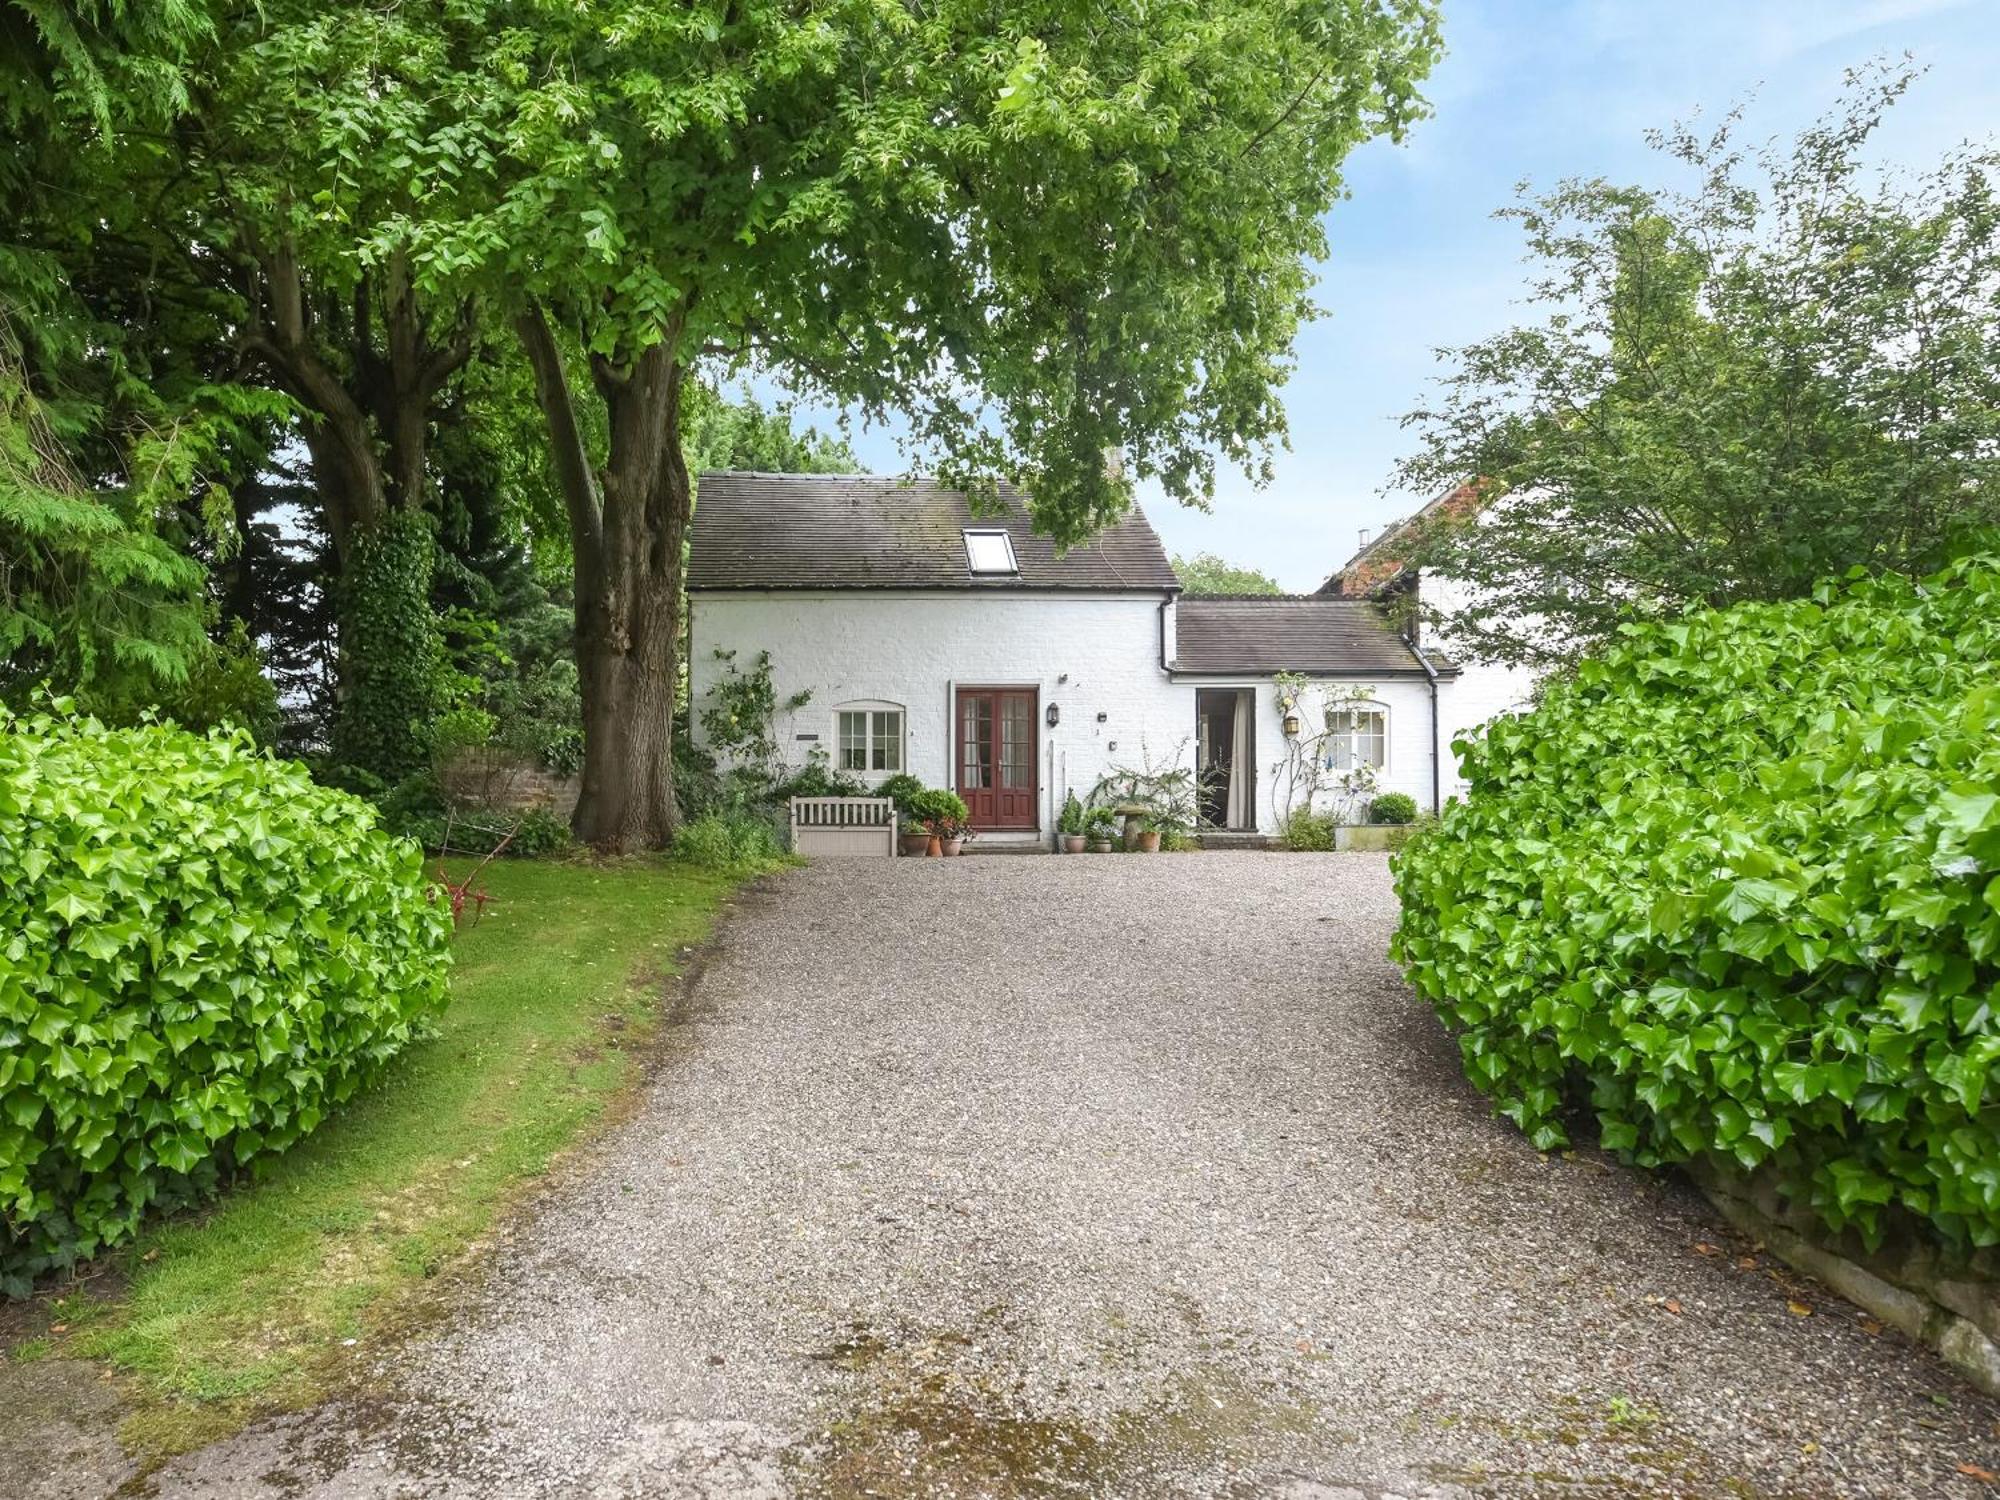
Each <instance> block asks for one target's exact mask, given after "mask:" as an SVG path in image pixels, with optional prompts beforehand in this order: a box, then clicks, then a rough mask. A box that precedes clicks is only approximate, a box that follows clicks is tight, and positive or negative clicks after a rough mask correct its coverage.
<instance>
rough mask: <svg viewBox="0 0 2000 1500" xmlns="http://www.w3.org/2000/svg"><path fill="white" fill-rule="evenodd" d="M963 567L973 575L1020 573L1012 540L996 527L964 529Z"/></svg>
mask: <svg viewBox="0 0 2000 1500" xmlns="http://www.w3.org/2000/svg"><path fill="white" fill-rule="evenodd" d="M965 565H966V567H967V568H968V569H970V570H971V571H972V572H974V573H989V574H990V573H999V574H1011V573H1018V572H1020V571H1021V565H1020V564H1019V563H1018V562H1016V561H1015V560H1014V539H1013V538H1012V537H1011V536H1009V535H1008V534H1007V533H1006V532H1005V531H1003V530H1001V529H999V528H998V527H991V528H979V527H970V526H968V527H967V528H966V529H965Z"/></svg>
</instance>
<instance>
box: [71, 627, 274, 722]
mask: <svg viewBox="0 0 2000 1500" xmlns="http://www.w3.org/2000/svg"><path fill="white" fill-rule="evenodd" d="M75 697H76V701H77V704H78V706H79V708H80V709H81V710H83V711H85V712H87V713H89V714H90V715H91V716H92V717H94V718H97V719H101V720H102V721H104V722H105V723H107V724H113V725H120V726H124V725H131V724H137V723H141V722H145V721H147V720H149V719H164V720H169V721H171V722H173V723H175V724H178V725H180V727H181V728H183V729H192V730H194V731H196V732H197V733H205V732H207V731H208V730H211V729H225V728H234V729H241V730H243V731H245V732H246V733H247V734H249V736H250V737H251V739H253V740H254V741H256V743H257V744H258V746H259V747H260V748H263V749H269V748H270V747H271V746H272V745H273V744H275V743H276V742H277V739H278V734H279V730H280V728H281V727H282V725H283V722H284V714H283V712H282V710H281V709H280V708H279V705H278V691H277V689H276V688H275V687H274V686H273V685H272V683H271V679H270V678H268V677H267V676H265V675H264V662H263V657H262V655H261V654H260V653H259V652H258V650H257V646H256V643H255V642H254V641H252V640H251V639H250V635H249V632H248V631H247V630H246V629H245V628H244V626H243V622H242V621H240V620H238V621H234V622H232V623H231V625H230V627H229V629H228V630H227V631H226V632H225V633H224V634H223V636H222V638H221V639H220V640H214V641H204V642H203V643H202V644H200V645H199V646H197V647H196V648H195V649H194V651H193V652H192V654H191V655H190V656H189V658H188V664H187V675H186V677H185V678H184V679H183V680H182V681H180V682H179V683H174V684H167V683H162V682H160V681H158V680H156V679H151V678H133V677H130V676H118V677H110V678H104V679H99V680H98V681H97V682H95V683H94V684H92V685H91V687H89V688H88V689H87V690H85V691H83V692H80V693H78V694H76V695H75Z"/></svg>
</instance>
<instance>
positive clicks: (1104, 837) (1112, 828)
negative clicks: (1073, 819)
mask: <svg viewBox="0 0 2000 1500" xmlns="http://www.w3.org/2000/svg"><path fill="white" fill-rule="evenodd" d="M1117 828H1118V815H1117V814H1116V813H1114V812H1113V811H1112V810H1111V809H1110V808H1108V807H1093V808H1092V809H1091V810H1090V812H1089V814H1088V815H1087V816H1086V817H1085V819H1084V825H1083V836H1084V842H1085V845H1086V847H1087V848H1088V849H1089V850H1090V852H1091V853H1092V854H1109V853H1110V852H1111V840H1112V836H1113V835H1114V834H1115V833H1116V831H1117Z"/></svg>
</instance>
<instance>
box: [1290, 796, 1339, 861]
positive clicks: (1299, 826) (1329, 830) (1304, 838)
mask: <svg viewBox="0 0 2000 1500" xmlns="http://www.w3.org/2000/svg"><path fill="white" fill-rule="evenodd" d="M1283 838H1284V840H1285V847H1286V848H1287V849H1290V850H1292V851H1294V852H1295V853H1299V854H1324V853H1325V852H1326V851H1327V850H1329V849H1331V848H1332V847H1333V818H1332V816H1331V815H1330V814H1327V813H1316V812H1314V811H1313V810H1312V809H1311V808H1310V807H1295V808H1293V809H1292V810H1291V811H1290V812H1289V813H1287V814H1286V815H1285V826H1284V829H1283Z"/></svg>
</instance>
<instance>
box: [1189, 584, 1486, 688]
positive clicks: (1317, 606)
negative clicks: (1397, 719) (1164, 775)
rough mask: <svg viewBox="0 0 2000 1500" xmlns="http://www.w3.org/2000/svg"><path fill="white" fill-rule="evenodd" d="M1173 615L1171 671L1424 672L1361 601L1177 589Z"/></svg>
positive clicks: (1376, 611) (1442, 665)
mask: <svg viewBox="0 0 2000 1500" xmlns="http://www.w3.org/2000/svg"><path fill="white" fill-rule="evenodd" d="M1174 619H1175V625H1174V631H1175V650H1174V670H1175V671H1176V672H1191V673H1225V674H1238V673H1240V674H1244V675H1250V674H1256V675H1260V676H1261V675H1266V674H1269V673H1273V672H1299V673H1304V674H1306V675H1320V676H1338V675H1341V674H1343V673H1353V674H1355V675H1357V676H1373V677H1380V676H1388V675H1394V676H1403V675H1408V676H1411V677H1422V676H1423V675H1424V668H1423V663H1422V662H1421V661H1419V660H1418V659H1417V654H1416V652H1414V651H1412V650H1411V649H1410V643H1409V642H1408V641H1406V640H1404V639H1403V637H1402V636H1400V635H1398V634H1397V633H1396V629H1395V627H1394V626H1393V625H1391V624H1390V623H1389V619H1388V617H1387V616H1386V615H1385V614H1383V612H1382V610H1381V608H1380V606H1378V605H1376V604H1374V603H1373V602H1371V601H1369V600H1366V599H1336V598H1330V597H1327V596H1326V595H1321V594H1309V595H1305V596H1303V597H1291V598H1270V597H1265V598H1254V597H1242V598H1225V597H1218V596H1216V595H1183V596H1182V598H1181V600H1180V603H1179V604H1177V605H1176V606H1175V607H1174ZM1431 664H1432V665H1433V666H1434V667H1436V668H1437V669H1438V671H1439V673H1440V674H1445V673H1450V672H1453V671H1455V670H1456V669H1455V668H1454V667H1452V666H1451V665H1450V664H1449V663H1448V662H1443V661H1439V660H1438V659H1437V658H1435V657H1433V658H1432V661H1431Z"/></svg>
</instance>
